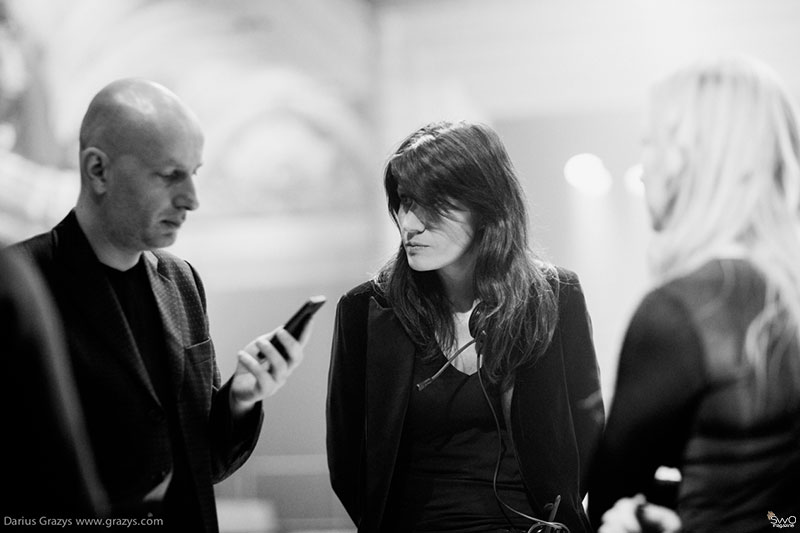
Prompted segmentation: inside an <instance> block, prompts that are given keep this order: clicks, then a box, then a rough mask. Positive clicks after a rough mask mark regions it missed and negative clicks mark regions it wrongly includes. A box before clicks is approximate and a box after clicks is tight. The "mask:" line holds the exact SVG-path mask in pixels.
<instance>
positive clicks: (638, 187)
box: [623, 165, 644, 196]
mask: <svg viewBox="0 0 800 533" xmlns="http://www.w3.org/2000/svg"><path fill="white" fill-rule="evenodd" d="M623 179H624V180H625V188H626V189H628V192H629V193H631V194H634V195H636V196H643V195H644V183H642V165H633V166H632V167H630V168H629V169H628V170H626V171H625V177H624V178H623Z"/></svg>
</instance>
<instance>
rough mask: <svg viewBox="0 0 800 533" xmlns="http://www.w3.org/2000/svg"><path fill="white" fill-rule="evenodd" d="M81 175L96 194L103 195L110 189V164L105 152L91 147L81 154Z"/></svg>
mask: <svg viewBox="0 0 800 533" xmlns="http://www.w3.org/2000/svg"><path fill="white" fill-rule="evenodd" d="M80 163H81V174H82V175H83V176H84V177H85V179H86V181H87V182H88V185H89V186H90V187H91V190H92V191H93V192H94V193H95V194H103V193H105V192H106V189H107V187H108V166H109V165H108V163H109V159H108V156H107V155H106V153H105V152H103V151H102V150H101V149H99V148H95V147H94V146H91V147H89V148H87V149H85V150H84V151H83V152H81V161H80Z"/></svg>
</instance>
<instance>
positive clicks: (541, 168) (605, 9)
mask: <svg viewBox="0 0 800 533" xmlns="http://www.w3.org/2000/svg"><path fill="white" fill-rule="evenodd" d="M2 5H3V9H4V13H5V15H6V17H5V19H4V24H3V29H2V31H0V43H2V46H0V51H2V55H0V57H2V58H3V59H0V65H2V67H0V70H2V72H3V74H2V77H1V78H2V79H0V83H3V84H4V86H5V84H6V81H13V83H12V87H13V88H14V91H13V95H14V96H13V98H9V99H4V103H3V105H2V114H1V115H0V123H2V127H0V131H2V134H0V236H1V237H2V238H3V239H4V240H5V241H6V242H14V241H17V240H20V239H24V238H27V237H29V236H31V235H34V234H36V233H39V232H41V231H44V230H46V229H48V228H50V227H52V226H53V225H54V224H55V223H57V222H58V221H59V220H60V219H61V218H62V217H63V214H64V213H65V212H66V211H67V210H68V209H69V207H70V206H72V205H74V202H75V199H76V198H77V195H78V190H77V184H78V180H77V179H76V176H77V165H78V161H77V157H76V156H75V154H76V153H77V147H76V146H75V142H76V139H77V131H78V128H79V126H80V119H81V114H82V113H83V111H84V110H85V109H86V106H87V105H88V103H89V100H90V99H91V97H92V95H94V94H95V93H96V92H97V91H98V90H99V89H100V88H101V87H102V86H104V85H105V84H106V83H108V82H109V81H110V80H112V79H117V78H122V77H131V76H138V77H144V78H148V79H153V80H156V81H158V82H160V83H162V84H164V85H166V86H168V87H170V88H171V89H172V90H173V91H174V92H176V93H177V94H180V95H181V97H182V98H183V99H184V100H185V101H186V103H187V105H188V106H189V107H191V108H192V109H193V110H195V112H196V113H197V114H198V116H199V118H200V121H201V123H202V124H203V127H204V130H205V133H206V143H205V154H204V159H205V162H204V165H203V167H202V170H201V171H200V173H199V175H198V180H197V187H198V193H199V195H200V197H201V198H202V202H203V205H202V209H200V210H199V211H197V212H196V213H193V215H194V216H193V217H192V222H191V224H189V225H187V226H186V227H185V228H184V229H183V230H182V234H181V238H180V240H179V241H178V243H177V244H176V245H175V246H173V247H172V248H170V251H171V252H173V253H175V254H176V255H178V256H180V257H183V258H185V259H187V260H188V261H190V262H191V263H192V265H194V266H195V267H196V268H197V269H198V271H200V272H201V273H202V275H203V281H204V284H205V287H206V290H207V296H208V302H209V308H208V313H209V319H210V327H211V331H212V334H213V337H214V342H215V347H216V349H217V352H218V353H220V354H232V353H235V352H236V350H237V349H238V348H239V347H240V346H239V345H240V343H241V340H242V339H243V338H251V337H253V336H255V335H257V334H259V333H261V332H262V331H263V330H264V328H265V326H268V327H270V328H271V327H272V325H274V324H277V323H281V322H282V321H283V320H285V319H286V318H287V317H288V315H289V314H291V312H292V311H293V310H294V309H295V308H296V307H297V306H298V305H300V304H301V303H302V302H303V301H304V300H305V299H306V297H307V296H309V295H311V294H325V295H328V297H329V299H333V298H335V297H336V295H339V294H343V293H344V292H345V291H346V290H347V289H348V288H350V287H352V286H354V285H355V284H357V283H359V282H360V281H362V280H363V279H367V278H369V277H370V276H372V275H373V274H374V273H375V272H376V271H377V270H378V268H379V267H380V266H381V265H382V264H383V263H384V262H385V261H386V259H388V258H389V257H390V256H391V254H392V253H393V252H394V251H395V245H396V237H395V235H396V234H395V231H396V230H395V228H394V226H393V225H392V223H391V221H390V220H388V219H387V217H386V214H385V210H384V209H383V208H382V207H381V206H382V195H383V190H382V180H381V176H382V167H383V163H384V161H385V160H386V157H387V156H388V155H389V154H390V153H391V152H392V151H393V150H394V148H395V147H396V146H395V145H396V143H397V140H398V139H400V138H402V137H403V135H405V134H406V133H407V132H409V131H412V130H414V129H415V128H417V127H419V126H421V125H423V124H425V123H428V122H431V121H436V120H443V119H455V120H459V119H468V120H474V121H480V122H485V123H487V124H489V125H490V126H492V127H493V128H494V129H495V130H496V131H497V132H498V133H499V135H500V136H501V137H502V138H503V140H504V142H505V144H506V147H507V148H508V151H509V153H510V156H511V159H512V160H513V161H514V163H515V165H516V169H517V173H518V175H519V176H520V179H521V181H522V184H523V187H524V188H525V189H526V192H527V196H528V199H529V202H530V204H531V205H530V206H529V207H530V210H529V211H530V212H531V213H533V219H532V221H531V223H532V224H531V225H532V235H535V236H536V238H537V241H538V243H537V244H538V245H539V247H540V248H541V249H543V250H544V251H545V252H546V254H547V256H548V259H550V260H551V261H552V262H554V263H557V264H559V265H563V266H564V267H566V268H569V269H571V270H574V271H576V272H579V273H580V276H581V282H582V285H583V288H584V290H585V294H586V295H587V296H586V297H587V302H586V303H587V306H588V310H589V312H590V313H591V315H592V320H593V326H594V328H593V329H594V340H595V346H596V349H597V356H598V361H599V364H600V366H601V378H602V380H603V391H604V393H605V395H606V398H605V399H606V404H608V403H609V401H610V399H611V398H610V395H611V392H613V384H614V379H615V376H616V372H615V369H616V361H617V357H618V354H619V350H620V346H621V342H622V337H623V335H624V332H625V327H626V326H627V323H628V321H629V319H630V317H631V314H632V313H633V311H634V309H635V307H636V305H637V303H638V302H639V300H640V299H641V297H642V296H643V294H644V293H645V292H646V290H647V288H648V287H649V286H650V283H649V280H648V275H647V269H646V262H645V249H646V246H647V243H648V241H649V239H650V232H651V230H650V225H649V221H648V217H647V212H646V209H645V207H644V203H643V201H642V197H641V183H640V182H639V179H638V170H639V167H638V166H637V165H636V161H637V159H638V156H639V152H640V132H641V123H642V109H643V107H644V101H645V98H644V95H645V94H646V92H647V87H648V86H649V85H650V83H651V82H652V81H653V80H654V79H655V78H656V77H658V76H660V75H662V74H663V72H665V71H667V70H669V69H671V68H673V67H677V66H678V65H680V64H682V63H684V62H686V61H687V60H690V59H694V58H696V57H697V56H698V55H699V54H701V53H706V52H713V51H722V52H725V51H737V52H745V53H750V54H753V55H755V56H758V57H760V58H761V59H763V60H765V61H766V62H767V63H769V64H771V65H772V66H773V67H774V68H775V69H776V70H778V71H779V72H781V73H782V74H783V76H784V78H785V81H786V83H787V85H788V88H789V91H790V92H791V93H793V94H794V95H795V98H797V97H798V96H800V69H797V68H796V52H795V51H796V50H797V49H798V48H800V34H798V32H797V26H798V21H800V4H798V2H796V1H795V0H770V2H767V3H765V2H763V1H761V0H676V1H674V2H654V1H649V0H645V1H643V0H610V1H607V2H594V1H592V0H575V1H572V2H546V1H528V0H500V1H497V2H485V1H483V0H459V1H453V0H270V1H263V0H228V1H226V2H212V1H207V0H114V2H108V1H106V0H70V1H69V2H59V1H56V0H5V1H4V2H3V3H2ZM7 94H11V93H7ZM264 301H269V302H270V305H263V302H264ZM332 304H333V301H331V302H330V304H329V305H326V306H325V307H323V308H322V310H321V311H320V312H319V314H318V316H317V317H316V319H315V325H314V334H313V335H312V338H311V339H310V341H309V344H308V345H307V346H306V348H305V352H306V359H305V361H304V363H303V366H302V368H301V369H300V370H299V371H298V372H297V373H295V374H293V376H292V383H291V386H290V387H286V388H284V389H283V390H281V392H280V394H278V395H276V396H275V397H274V398H272V399H271V401H272V406H274V412H273V414H272V415H271V416H270V417H269V419H268V424H269V428H270V431H268V432H267V431H265V432H263V434H262V435H261V437H260V439H259V442H258V445H257V447H256V449H255V450H254V452H253V456H252V457H251V458H250V459H249V461H248V463H247V464H246V465H245V466H244V467H243V468H242V469H240V470H239V471H238V472H237V473H236V474H234V475H233V476H231V478H229V479H228V480H226V481H225V482H223V483H222V484H220V485H217V486H216V489H215V490H216V492H217V501H218V507H219V509H220V527H221V528H222V529H223V530H226V531H229V532H233V531H239V532H242V531H259V532H263V531H271V532H272V531H274V532H290V531H291V532H298V531H316V530H334V529H337V528H341V529H345V530H348V529H351V528H352V523H351V521H350V519H349V518H348V516H347V514H346V512H345V511H344V509H343V507H342V506H341V504H340V503H339V502H338V500H337V498H336V497H335V495H334V494H333V491H332V490H331V488H330V484H329V481H328V471H327V463H326V457H325V435H324V433H325V418H324V404H325V383H326V378H327V370H328V362H329V353H330V339H331V335H332V330H333V315H334V310H335V305H332ZM219 364H220V371H221V373H222V374H223V375H230V372H232V371H233V368H234V367H235V365H236V361H235V359H233V358H231V360H226V359H225V358H222V357H220V361H219Z"/></svg>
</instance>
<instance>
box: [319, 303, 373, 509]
mask: <svg viewBox="0 0 800 533" xmlns="http://www.w3.org/2000/svg"><path fill="white" fill-rule="evenodd" d="M354 303H359V304H360V303H362V302H353V301H349V300H348V297H347V296H344V297H343V298H342V299H341V300H340V301H339V304H338V305H337V307H336V323H335V325H334V333H333V345H332V348H331V362H330V370H329V375H328V397H327V403H326V422H327V451H328V468H329V470H330V476H331V486H332V487H333V490H334V492H335V493H336V495H337V496H338V497H339V500H341V502H342V504H343V505H344V507H345V509H346V510H347V512H348V514H349V515H350V517H351V518H352V520H353V522H354V523H355V524H358V523H359V522H360V520H361V513H362V512H363V510H362V507H361V502H362V499H363V495H362V494H361V491H362V490H363V487H364V483H363V480H362V479H361V477H362V476H363V471H364V446H365V427H364V424H365V420H366V415H365V405H364V398H365V394H366V391H365V364H366V363H365V357H366V331H365V330H366V322H367V316H366V314H367V310H366V306H364V305H354ZM362 308H363V309H362Z"/></svg>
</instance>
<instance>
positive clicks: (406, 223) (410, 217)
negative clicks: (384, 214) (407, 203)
mask: <svg viewBox="0 0 800 533" xmlns="http://www.w3.org/2000/svg"><path fill="white" fill-rule="evenodd" d="M397 218H398V222H399V224H400V230H401V231H402V232H403V234H404V235H405V234H409V233H410V234H417V233H422V232H423V231H425V224H423V222H422V219H420V217H419V216H417V214H416V212H415V211H414V209H413V208H412V209H407V208H404V207H401V208H400V210H399V211H398V212H397Z"/></svg>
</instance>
